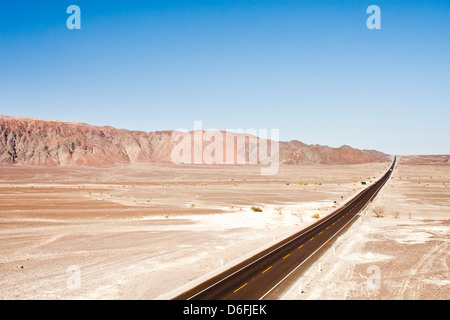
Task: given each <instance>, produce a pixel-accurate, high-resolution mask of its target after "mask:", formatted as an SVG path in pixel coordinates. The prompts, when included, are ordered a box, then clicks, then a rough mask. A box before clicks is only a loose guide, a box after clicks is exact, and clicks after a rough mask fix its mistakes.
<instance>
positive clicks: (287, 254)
mask: <svg viewBox="0 0 450 320" xmlns="http://www.w3.org/2000/svg"><path fill="white" fill-rule="evenodd" d="M290 255H291V254H290V253H289V254H287V255H286V256H285V257H284V258H283V260H284V259H286V258H287V257H289V256H290Z"/></svg>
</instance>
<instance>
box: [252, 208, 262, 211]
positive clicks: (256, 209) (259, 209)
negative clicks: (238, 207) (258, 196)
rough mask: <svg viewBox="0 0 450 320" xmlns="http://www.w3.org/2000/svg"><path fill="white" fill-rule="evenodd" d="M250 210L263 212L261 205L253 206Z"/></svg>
mask: <svg viewBox="0 0 450 320" xmlns="http://www.w3.org/2000/svg"><path fill="white" fill-rule="evenodd" d="M250 210H252V211H253V212H262V209H261V208H260V207H251V208H250Z"/></svg>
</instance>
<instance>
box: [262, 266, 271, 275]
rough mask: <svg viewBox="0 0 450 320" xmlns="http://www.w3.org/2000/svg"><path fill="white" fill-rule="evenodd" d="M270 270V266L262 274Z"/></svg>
mask: <svg viewBox="0 0 450 320" xmlns="http://www.w3.org/2000/svg"><path fill="white" fill-rule="evenodd" d="M270 269H272V266H270V267H268V268H267V269H266V270H264V271H263V272H262V273H264V272H266V271H269V270H270Z"/></svg>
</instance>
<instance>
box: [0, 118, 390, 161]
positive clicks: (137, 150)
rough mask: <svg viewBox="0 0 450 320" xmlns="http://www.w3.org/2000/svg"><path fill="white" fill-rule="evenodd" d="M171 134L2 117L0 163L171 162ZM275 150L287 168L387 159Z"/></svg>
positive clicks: (339, 151)
mask: <svg viewBox="0 0 450 320" xmlns="http://www.w3.org/2000/svg"><path fill="white" fill-rule="evenodd" d="M172 133H173V131H159V132H142V131H129V130H123V129H115V128H112V127H95V126H91V125H88V124H84V123H79V122H62V121H54V120H42V119H36V118H25V117H11V116H3V115H0V163H4V164H5V163H10V164H17V163H20V164H27V165H81V166H98V165H112V164H121V163H138V162H141V163H145V162H171V152H172V149H173V148H174V146H175V145H177V144H178V142H177V141H172V139H171V136H172ZM190 134H191V135H192V134H193V133H190ZM231 135H232V136H238V135H237V134H231ZM255 141H256V144H258V143H260V140H259V139H256V140H253V141H252V142H249V141H247V144H246V146H247V150H255V148H254V147H255V145H252V146H249V143H250V144H254V142H255ZM269 144H270V142H269ZM203 147H205V146H203ZM256 147H257V146H256ZM279 149H280V163H286V164H300V163H321V164H354V163H366V162H377V161H388V160H390V158H391V157H390V156H388V155H386V154H384V153H381V152H378V151H372V150H358V149H354V148H351V147H349V146H342V147H340V148H331V147H328V146H320V145H306V144H304V143H302V142H300V141H296V140H294V141H290V142H280V144H279Z"/></svg>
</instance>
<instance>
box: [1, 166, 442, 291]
mask: <svg viewBox="0 0 450 320" xmlns="http://www.w3.org/2000/svg"><path fill="white" fill-rule="evenodd" d="M389 165H390V163H375V164H365V165H343V166H335V165H333V166H330V165H327V166H325V165H301V166H281V167H280V170H279V172H278V174H277V175H274V176H262V175H260V168H258V167H256V166H205V165H203V166H176V165H162V164H147V165H132V166H117V167H108V168H80V167H51V168H48V167H47V168H45V167H30V166H0V251H1V255H0V275H1V277H0V299H169V298H171V297H173V295H174V294H176V293H179V292H180V290H183V289H185V288H189V287H190V286H192V285H194V284H195V283H197V282H199V281H201V280H202V279H206V278H208V277H209V276H211V275H213V274H215V273H217V272H220V270H223V269H225V268H227V267H229V266H230V265H232V264H234V263H236V262H237V261H239V260H242V259H243V258H245V257H248V256H249V255H251V254H252V253H254V252H256V251H257V250H260V249H261V248H264V247H267V246H269V245H271V244H273V243H275V242H276V241H277V240H280V239H281V238H284V237H286V236H287V235H289V234H292V233H293V232H295V231H298V230H300V229H302V228H304V227H306V226H307V225H309V224H311V223H313V222H315V221H317V218H318V217H323V216H325V215H326V214H329V213H330V212H332V211H333V210H334V209H335V208H336V207H337V206H339V205H342V204H343V203H344V202H345V201H346V200H348V199H349V198H350V197H352V196H353V195H355V194H356V193H357V192H359V191H361V190H362V189H363V188H364V187H365V186H363V185H362V184H361V182H362V181H366V182H367V183H368V184H370V183H371V182H374V181H375V180H376V179H378V178H379V177H380V176H381V175H382V174H383V173H384V171H385V170H387V168H388V167H389ZM335 202H336V203H335ZM251 207H258V208H260V209H261V210H262V212H255V211H253V210H252V209H251ZM374 208H376V210H378V211H380V210H381V211H382V215H383V217H375V215H374V213H373V210H374ZM380 208H381V209H380ZM317 215H318V216H317ZM449 219H450V166H449V165H448V164H440V165H437V164H435V165H427V164H420V165H414V164H403V165H402V163H401V161H400V164H399V165H398V167H397V170H396V171H395V172H394V175H393V177H392V179H391V180H390V181H389V182H388V184H387V185H386V186H385V187H384V188H383V189H382V191H381V193H380V194H379V196H378V197H377V199H376V201H375V202H374V203H373V204H372V205H371V206H370V207H369V208H368V209H367V210H366V212H365V213H364V214H363V215H362V217H361V218H360V219H358V220H357V222H356V223H354V224H353V225H352V227H351V228H350V229H349V230H347V231H346V232H345V233H344V234H343V235H342V236H340V237H339V238H338V240H337V241H336V242H335V243H334V248H333V249H331V248H330V249H329V250H327V251H326V252H325V253H324V254H323V256H322V257H321V268H322V272H320V273H319V272H318V270H317V269H316V267H315V266H313V267H311V269H310V270H309V271H307V272H306V273H305V274H304V275H303V276H302V277H301V278H299V279H298V280H297V281H298V282H296V283H295V284H294V285H293V287H292V289H291V290H290V291H289V292H287V293H286V295H285V296H284V298H285V299H449V298H450V296H449V292H450V290H449V289H450V284H449V269H448V264H449V256H448V245H447V240H448V237H449ZM373 270H375V271H373ZM374 276H377V277H378V278H379V281H378V282H376V281H372V280H373V279H374ZM369 282H370V283H376V284H377V283H378V286H373V285H372V286H371V285H369V284H370V283H369ZM299 284H301V286H302V291H303V293H301V294H299V292H298V285H299Z"/></svg>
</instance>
